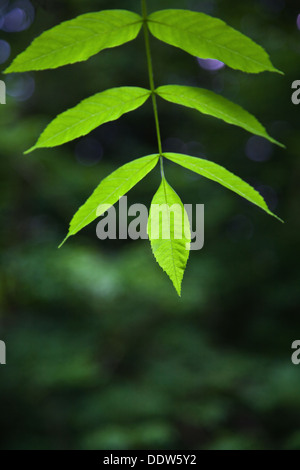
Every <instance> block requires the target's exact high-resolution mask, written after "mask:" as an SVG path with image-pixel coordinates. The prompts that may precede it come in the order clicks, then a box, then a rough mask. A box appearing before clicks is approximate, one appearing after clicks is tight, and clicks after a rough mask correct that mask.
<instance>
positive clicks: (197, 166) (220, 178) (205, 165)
mask: <svg viewBox="0 0 300 470" xmlns="http://www.w3.org/2000/svg"><path fill="white" fill-rule="evenodd" d="M164 156H165V157H166V158H168V159H169V160H171V161H172V162H175V163H177V164H178V165H181V166H183V167H184V168H188V169H189V170H191V171H193V172H195V173H198V174H199V175H201V176H204V177H205V178H208V179H210V180H212V181H215V182H216V183H219V184H221V185H222V186H225V188H228V189H230V190H231V191H233V192H235V193H236V194H238V195H239V196H242V197H243V198H245V199H247V200H248V201H250V202H252V203H253V204H255V205H256V206H258V207H260V208H261V209H263V210H264V211H265V212H267V213H268V214H270V215H272V216H273V217H275V218H276V219H278V220H279V221H280V222H282V220H281V219H279V217H277V216H276V215H275V214H273V212H271V211H270V209H269V208H268V206H267V204H266V202H265V200H264V199H263V197H262V196H261V195H260V194H259V193H258V191H256V190H255V189H254V188H252V186H250V185H249V184H248V183H246V182H245V181H243V180H242V179H241V178H239V177H238V176H235V175H234V174H233V173H231V172H230V171H228V170H226V169H225V168H223V167H222V166H220V165H217V164H216V163H213V162H210V161H208V160H204V159H202V158H196V157H190V156H188V155H182V154H177V153H164Z"/></svg>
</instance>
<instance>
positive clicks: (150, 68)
mask: <svg viewBox="0 0 300 470" xmlns="http://www.w3.org/2000/svg"><path fill="white" fill-rule="evenodd" d="M142 12H143V20H144V22H143V23H144V24H143V27H144V36H145V45H146V55H147V65H148V73H149V82H150V90H151V95H152V103H153V112H154V119H155V127H156V134H157V142H158V151H159V156H160V171H161V176H162V178H164V162H163V153H162V143H161V133H160V125H159V118H158V108H157V100H156V92H155V83H154V73H153V64H152V56H151V48H150V40H149V30H148V25H147V21H148V19H147V3H146V0H142Z"/></svg>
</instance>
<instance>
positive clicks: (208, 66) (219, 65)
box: [197, 58, 225, 72]
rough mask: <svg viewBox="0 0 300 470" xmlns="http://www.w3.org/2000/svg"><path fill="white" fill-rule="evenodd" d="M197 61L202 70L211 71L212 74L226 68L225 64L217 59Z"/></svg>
mask: <svg viewBox="0 0 300 470" xmlns="http://www.w3.org/2000/svg"><path fill="white" fill-rule="evenodd" d="M197 60H198V63H199V65H200V67H201V68H202V69H204V70H209V71H210V72H217V71H218V70H221V69H223V68H224V67H225V64H224V63H223V62H221V61H220V60H217V59H200V58H198V59H197Z"/></svg>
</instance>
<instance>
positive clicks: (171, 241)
mask: <svg viewBox="0 0 300 470" xmlns="http://www.w3.org/2000/svg"><path fill="white" fill-rule="evenodd" d="M148 234H149V238H150V242H151V248H152V251H153V254H154V256H155V259H156V261H157V262H158V264H159V265H160V266H161V268H162V269H163V270H164V271H165V272H166V273H167V275H168V276H169V278H170V279H171V281H172V283H173V285H174V287H175V289H176V291H177V293H178V295H179V296H180V295H181V284H182V279H183V275H184V271H185V268H186V264H187V261H188V258H189V249H190V242H191V231H190V224H189V220H188V216H187V213H186V211H185V209H184V206H183V204H182V202H181V200H180V198H179V196H178V195H177V194H176V193H175V191H174V190H173V189H172V188H171V186H170V185H169V184H168V183H167V181H166V180H165V178H163V180H162V182H161V185H160V187H159V189H158V191H157V193H156V194H155V196H154V198H153V200H152V204H151V208H150V215H149V221H148Z"/></svg>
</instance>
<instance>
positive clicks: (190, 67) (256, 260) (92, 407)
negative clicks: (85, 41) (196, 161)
mask: <svg viewBox="0 0 300 470" xmlns="http://www.w3.org/2000/svg"><path fill="white" fill-rule="evenodd" d="M296 3H297V2H291V1H285V2H284V1H283V0H278V1H277V0H274V1H268V0H264V1H263V0H261V1H260V0H251V1H250V0H247V1H246V0H244V1H243V2H237V1H236V0H235V1H233V0H227V1H222V0H219V1H216V0H215V1H213V0H205V1H201V0H199V1H193V0H190V1H188V0H187V1H176V0H160V1H158V0H157V1H148V6H149V10H151V11H153V10H155V9H161V8H169V7H171V8H172V7H175V8H178V7H179V8H190V9H194V10H198V11H204V12H207V13H209V14H212V15H213V16H217V17H220V18H222V19H224V20H225V21H226V22H228V23H229V24H230V25H232V26H233V27H235V28H237V29H239V30H240V31H242V32H244V33H245V34H247V35H249V36H250V37H252V38H253V39H254V40H256V41H257V42H258V43H260V44H262V45H263V46H264V47H265V48H266V49H267V50H268V52H269V53H270V55H271V57H272V61H273V63H274V65H275V66H276V67H278V68H280V69H282V70H283V71H284V72H285V76H280V75H277V74H270V73H264V74H260V75H248V74H243V73H242V72H237V71H233V70H230V69H229V68H225V69H223V70H221V71H219V72H217V73H211V72H207V71H205V70H202V69H201V68H200V67H199V65H198V63H197V61H196V59H195V58H193V57H190V56H189V55H188V54H186V53H184V52H182V51H180V50H178V49H173V48H171V47H169V46H167V45H164V44H162V43H160V42H159V41H157V40H155V39H153V40H151V46H152V51H153V58H154V70H155V79H156V83H157V84H158V85H159V84H168V83H178V84H189V85H194V86H201V87H206V88H209V89H213V90H215V91H217V92H219V93H222V94H223V95H224V96H226V97H228V98H230V99H232V100H233V101H236V102H237V103H239V104H241V105H243V106H244V107H245V108H246V109H248V110H249V111H250V112H252V113H253V114H255V115H256V116H257V117H258V118H259V119H260V121H262V122H263V123H264V124H265V125H266V127H267V129H268V131H269V132H270V134H271V135H272V136H273V137H274V138H276V139H278V140H280V141H282V142H283V143H284V144H286V146H287V150H286V151H284V150H282V149H280V148H277V147H275V146H272V147H271V149H268V150H269V151H270V152H271V154H270V156H269V157H270V158H269V159H267V160H266V161H262V162H256V161H253V160H250V159H249V158H247V156H246V152H245V148H246V145H247V143H248V140H249V138H250V137H251V136H250V135H249V134H247V133H246V132H245V131H243V130H241V129H238V128H236V127H233V126H228V125H226V124H225V123H222V122H221V121H218V120H214V119H213V118H209V117H203V116H201V115H200V114H198V113H196V112H193V111H191V110H184V109H183V108H180V107H177V106H175V105H172V104H169V103H164V102H162V101H160V102H159V113H160V120H161V127H162V136H163V141H164V149H165V150H173V151H178V152H183V153H188V154H191V155H195V156H201V155H204V156H206V157H207V158H209V159H211V160H212V161H215V162H217V163H219V164H222V165H224V166H225V167H226V168H228V169H229V170H231V171H233V172H234V173H236V174H238V175H239V176H241V177H242V178H243V179H245V180H246V181H248V182H249V183H251V184H253V185H254V186H255V187H256V188H259V190H260V191H261V192H262V194H263V195H264V196H265V197H266V200H267V202H268V203H269V204H270V208H271V209H272V210H274V211H275V212H276V214H278V215H279V216H280V217H281V218H283V219H284V220H285V221H286V224H285V225H283V224H280V223H279V222H277V221H276V220H275V219H272V218H271V217H269V216H267V215H265V214H264V213H263V212H262V211H260V210H259V209H257V208H255V207H254V206H252V205H250V204H249V203H247V202H246V201H244V200H243V199H241V198H239V197H238V196H236V195H235V194H233V193H231V192H229V191H228V190H226V189H224V188H222V187H221V186H218V185H216V184H215V183H213V182H209V181H206V180H204V179H203V178H201V177H197V176H195V175H193V174H192V173H190V172H188V171H184V170H183V169H180V168H177V167H175V166H172V165H167V166H166V176H167V178H168V181H169V183H170V184H171V185H172V186H173V187H174V188H175V189H176V191H177V192H178V194H179V195H180V197H181V199H182V200H183V202H184V203H203V204H205V212H206V214H205V217H206V220H205V238H206V241H205V247H204V249H203V250H202V251H199V252H192V253H191V257H190V261H189V264H188V268H187V271H186V275H185V277H184V282H183V295H182V298H181V299H179V298H178V297H177V295H176V293H175V290H174V289H173V287H172V285H171V283H170V281H169V280H168V278H167V277H166V275H165V274H164V273H163V272H162V271H161V270H160V268H159V267H158V265H157V264H156V263H155V261H154V259H153V257H152V254H151V250H150V246H149V243H148V242H147V241H138V242H133V241H128V242H126V241H111V242H109V241H106V242H100V241H99V240H98V239H97V238H96V233H95V228H96V224H95V223H94V224H92V226H90V227H89V228H88V229H86V230H84V231H82V232H81V233H80V234H79V235H78V236H77V237H75V238H72V239H70V240H69V241H68V243H67V244H66V245H65V246H64V247H63V248H62V249H61V250H57V246H58V244H59V242H60V241H61V240H62V239H63V238H64V236H65V234H66V231H67V226H68V222H69V220H70V218H71V217H72V215H73V214H74V212H75V211H76V210H77V209H78V207H79V206H80V205H81V204H82V203H83V202H84V201H85V199H86V198H87V197H88V196H89V195H90V194H91V192H92V191H93V189H94V187H95V186H96V185H97V184H98V183H99V182H100V180H101V179H102V178H103V177H104V176H105V175H107V174H109V173H110V172H111V171H113V170H114V169H116V168H117V167H118V166H120V165H121V164H122V163H124V162H127V161H130V160H132V159H134V158H138V157H141V156H144V155H147V154H149V153H155V152H156V149H157V144H156V137H155V128H154V121H153V114H152V109H151V102H150V101H149V102H148V103H147V104H146V105H145V106H144V107H143V108H141V109H140V110H138V111H136V112H134V113H131V114H129V115H126V116H124V117H123V118H122V119H121V120H120V121H118V122H116V123H112V124H108V125H105V126H103V127H102V128H100V129H98V130H96V131H95V132H93V133H92V138H93V139H95V140H96V141H98V142H99V143H100V144H101V146H102V148H103V156H102V159H101V160H100V161H97V162H96V163H95V164H93V165H91V164H90V163H91V161H90V158H89V155H86V156H85V157H86V158H85V159H83V158H81V159H78V158H76V156H75V153H76V151H77V150H78V141H77V142H73V143H70V144H69V145H65V146H62V147H59V148H57V149H52V150H44V151H36V152H35V153H33V154H31V155H29V156H24V155H23V154H22V152H23V151H24V150H26V149H27V148H28V147H30V146H31V145H32V144H33V143H34V142H35V140H36V138H37V136H38V134H39V132H40V131H41V130H42V129H43V127H44V126H45V125H46V123H47V122H49V121H50V120H51V119H53V117H55V116H56V115H57V114H58V113H60V112H62V111H64V110H65V109H67V108H68V107H72V106H74V105H76V104H77V103H78V102H79V101H80V100H81V99H83V98H85V97H87V96H90V95H92V94H94V93H96V92H98V91H101V90H105V89H107V88H110V87H116V86H124V85H138V86H148V78H147V70H146V60H145V53H144V44H143V37H142V35H140V36H139V38H138V40H137V41H135V42H132V43H130V44H127V45H125V46H122V47H120V48H117V49H113V50H109V51H104V52H103V53H101V54H100V55H98V56H95V57H93V58H92V59H90V60H89V61H88V62H84V63H80V64H76V65H73V66H67V67H63V68H60V69H58V70H53V71H45V72H40V73H34V74H29V75H26V74H25V75H24V76H25V78H26V77H27V78H26V79H29V80H30V78H28V77H33V78H34V80H35V86H36V88H35V93H34V94H33V96H32V97H31V98H30V99H28V100H26V101H23V102H19V101H17V100H15V99H13V98H11V97H8V103H7V105H6V106H4V105H1V106H0V123H1V132H0V169H1V176H0V196H1V197H0V212H1V226H0V243H1V258H0V261H1V272H0V339H2V340H4V341H5V342H6V344H7V365H6V366H0V447H1V448H2V449H140V448H143V449H300V427H299V419H300V366H298V367H297V366H294V365H293V364H292V362H291V353H292V350H291V344H292V342H293V341H294V340H296V339H300V318H299V313H300V312H299V304H300V292H299V283H300V273H299V228H300V224H299V192H300V189H299V188H300V186H299V180H300V165H299V144H300V137H299V116H300V106H299V107H297V106H294V105H292V103H291V93H292V92H291V83H292V82H293V81H294V80H296V79H299V80H300V69H299V60H300V57H299V54H300V31H299V30H298V29H297V25H296V19H297V15H298V13H300V11H298V10H297V8H296V7H295V5H296ZM35 7H36V18H35V21H34V23H33V24H32V26H31V27H30V28H29V29H27V30H26V31H24V32H19V33H4V32H3V31H1V39H5V40H6V41H8V42H9V43H10V44H11V46H12V55H11V58H10V59H9V60H8V61H7V63H6V64H3V66H2V70H4V68H5V67H6V66H7V65H8V63H9V62H10V60H11V59H12V58H13V57H15V55H16V54H17V53H19V52H21V51H22V50H23V49H24V47H25V46H26V45H28V44H29V43H30V42H31V40H32V39H33V38H34V37H36V36H37V35H38V34H40V33H41V32H42V31H43V30H45V29H48V28H50V27H52V26H54V25H56V24H58V23H59V22H61V21H62V20H66V19H70V18H72V17H74V16H76V15H78V14H82V13H85V12H88V11H94V10H97V9H107V8H127V9H133V10H135V11H140V5H139V1H138V0H132V1H121V0H114V1H101V0H94V1H91V0H90V1H84V2H83V1H79V0H77V1H75V0H73V1H71V0H68V1H60V2H58V1H41V2H35ZM299 10H300V8H299ZM0 78H1V79H4V80H5V81H6V82H7V86H8V91H9V89H11V88H12V87H13V86H14V84H15V85H16V86H17V85H18V83H19V82H17V81H18V80H20V78H21V76H15V77H14V76H12V77H6V76H4V75H2V76H0ZM174 139H175V140H174ZM176 139H177V140H176ZM82 141H83V144H82V145H85V144H86V140H85V138H83V139H82ZM76 149H77V150H76ZM87 163H88V164H89V165H87ZM159 179H160V175H159V169H158V168H157V169H155V171H154V172H153V173H152V174H151V175H149V176H148V177H147V178H146V180H145V181H144V183H141V184H139V185H138V186H137V187H136V188H135V189H134V190H132V191H131V192H130V194H129V203H134V202H141V203H145V204H147V205H148V206H149V204H150V202H151V199H152V196H153V194H154V192H155V191H156V189H157V187H158V185H159Z"/></svg>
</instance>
